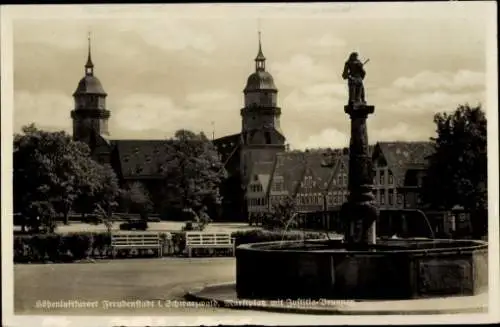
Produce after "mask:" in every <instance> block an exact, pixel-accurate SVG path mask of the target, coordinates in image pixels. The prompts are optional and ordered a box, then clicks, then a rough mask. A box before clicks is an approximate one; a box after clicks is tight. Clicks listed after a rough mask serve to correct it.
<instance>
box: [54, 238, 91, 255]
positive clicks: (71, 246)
mask: <svg viewBox="0 0 500 327" xmlns="http://www.w3.org/2000/svg"><path fill="white" fill-rule="evenodd" d="M92 244H93V236H92V234H91V233H71V234H67V235H64V236H63V237H62V249H63V251H65V252H67V251H69V252H70V253H71V255H72V256H73V259H75V260H79V259H84V258H87V257H88V255H89V254H90V252H91V250H92Z"/></svg>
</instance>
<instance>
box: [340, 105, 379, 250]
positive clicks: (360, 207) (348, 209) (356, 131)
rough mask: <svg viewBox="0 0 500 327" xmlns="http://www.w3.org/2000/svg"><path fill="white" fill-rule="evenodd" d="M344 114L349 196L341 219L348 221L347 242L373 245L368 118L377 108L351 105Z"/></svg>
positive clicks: (374, 220)
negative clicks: (347, 126) (348, 126)
mask: <svg viewBox="0 0 500 327" xmlns="http://www.w3.org/2000/svg"><path fill="white" fill-rule="evenodd" d="M344 111H345V112H346V113H347V114H348V115H349V116H350V118H351V142H350V145H349V197H348V199H347V202H346V203H344V205H343V206H342V211H341V214H342V217H341V219H342V220H343V221H344V222H345V226H346V231H345V235H344V237H345V242H346V243H348V244H374V243H375V240H376V235H375V223H376V219H377V216H378V210H377V208H376V205H375V196H374V195H373V172H374V171H373V167H372V158H371V155H370V153H369V150H368V133H367V130H366V119H367V118H368V115H369V114H372V113H373V112H374V111H375V107H374V106H370V105H366V104H349V105H347V106H345V107H344Z"/></svg>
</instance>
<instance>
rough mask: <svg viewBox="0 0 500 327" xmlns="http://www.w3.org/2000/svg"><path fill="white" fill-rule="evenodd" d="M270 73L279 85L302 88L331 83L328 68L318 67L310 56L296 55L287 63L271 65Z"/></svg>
mask: <svg viewBox="0 0 500 327" xmlns="http://www.w3.org/2000/svg"><path fill="white" fill-rule="evenodd" d="M272 73H273V75H275V79H276V80H277V81H279V84H284V85H290V86H293V87H302V86H308V85H313V84H317V83H326V82H330V81H331V79H332V78H331V73H330V69H329V68H328V67H325V66H322V65H319V64H318V63H317V62H316V61H315V60H313V59H312V58H311V57H310V56H308V55H304V54H296V55H294V56H292V57H291V58H290V59H289V60H288V61H285V62H277V63H274V64H273V65H272Z"/></svg>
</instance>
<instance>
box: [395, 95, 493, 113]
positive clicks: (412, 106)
mask: <svg viewBox="0 0 500 327" xmlns="http://www.w3.org/2000/svg"><path fill="white" fill-rule="evenodd" d="M485 98H486V93H485V92H484V91H479V92H471V93H460V94H454V93H447V92H442V91H435V92H428V93H422V94H418V95H414V96H407V97H405V98H403V99H402V100H400V101H397V102H394V103H393V104H392V105H389V106H388V107H387V109H389V110H391V111H398V112H410V113H422V114H425V113H430V114H433V113H436V112H442V111H451V110H454V109H456V108H457V107H458V105H461V104H465V103H469V104H471V105H476V104H478V103H484V99H485Z"/></svg>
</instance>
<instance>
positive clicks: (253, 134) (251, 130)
mask: <svg viewBox="0 0 500 327" xmlns="http://www.w3.org/2000/svg"><path fill="white" fill-rule="evenodd" d="M243 93H244V103H245V106H244V107H243V108H242V109H241V118H242V130H241V160H240V165H241V167H240V168H241V174H242V178H243V184H244V185H246V184H247V183H248V182H249V181H250V178H251V175H252V170H253V169H252V167H253V165H254V164H255V163H257V162H261V163H262V162H273V161H274V159H275V157H276V154H277V153H279V152H283V151H284V150H285V137H284V135H283V132H282V131H281V127H280V116H281V108H279V107H278V89H277V88H276V85H275V84H274V79H273V77H272V75H271V74H270V73H269V72H268V71H266V58H265V57H264V53H263V52H262V42H261V35H260V32H259V51H258V53H257V57H256V58H255V72H254V73H252V74H251V75H250V76H249V77H248V79H247V84H246V87H245V89H244V90H243Z"/></svg>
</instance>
